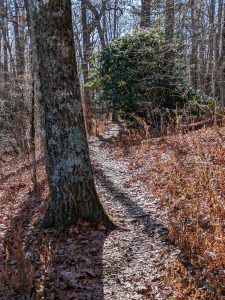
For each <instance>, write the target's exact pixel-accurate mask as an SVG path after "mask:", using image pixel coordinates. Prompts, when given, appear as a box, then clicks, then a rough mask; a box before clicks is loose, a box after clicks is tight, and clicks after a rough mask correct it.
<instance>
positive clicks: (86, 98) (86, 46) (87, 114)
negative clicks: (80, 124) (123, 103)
mask: <svg viewBox="0 0 225 300" xmlns="http://www.w3.org/2000/svg"><path fill="white" fill-rule="evenodd" d="M87 4H88V3H87V0H81V19H82V29H83V63H82V66H83V81H84V91H83V107H84V119H85V123H86V130H87V133H88V134H89V133H91V131H92V120H91V103H90V102H91V101H90V93H89V90H88V89H87V88H86V87H85V84H87V83H88V81H89V61H90V48H91V44H90V31H89V28H88V23H87Z"/></svg>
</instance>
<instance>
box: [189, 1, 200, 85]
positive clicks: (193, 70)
mask: <svg viewBox="0 0 225 300" xmlns="http://www.w3.org/2000/svg"><path fill="white" fill-rule="evenodd" d="M190 1H191V2H190V3H191V25H192V26H191V27H192V46H191V59H190V74H191V84H192V87H193V88H194V90H195V91H196V90H197V89H198V36H197V16H196V0H190Z"/></svg>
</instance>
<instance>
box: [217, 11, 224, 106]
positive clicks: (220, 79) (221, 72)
mask: <svg viewBox="0 0 225 300" xmlns="http://www.w3.org/2000/svg"><path fill="white" fill-rule="evenodd" d="M224 18H225V6H224ZM218 85H219V90H220V102H221V107H225V22H223V28H222V41H221V54H220V58H219V67H218Z"/></svg>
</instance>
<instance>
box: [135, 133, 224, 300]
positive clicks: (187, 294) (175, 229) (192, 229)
mask: <svg viewBox="0 0 225 300" xmlns="http://www.w3.org/2000/svg"><path fill="white" fill-rule="evenodd" d="M138 151H139V159H138V161H137V163H136V164H138V165H139V166H140V165H141V166H142V167H144V174H143V180H144V181H145V182H146V184H147V185H148V187H149V190H150V191H151V193H153V194H154V196H156V197H158V198H159V199H160V201H161V203H162V205H165V206H166V207H167V208H168V222H169V238H170V239H171V240H172V241H173V242H174V243H175V244H176V245H177V246H178V247H179V248H180V250H181V253H182V255H183V256H185V257H186V263H184V264H182V263H181V262H180V261H174V265H173V266H171V267H170V270H169V276H170V280H171V283H172V284H173V287H174V288H175V289H176V290H177V298H176V299H224V297H225V197H224V196H225V184H224V183H225V129H224V128H217V127H216V128H213V129H207V130H205V129H204V130H201V131H198V132H192V133H189V134H187V135H174V136H171V137H166V138H161V139H155V140H152V141H148V143H144V144H142V149H141V155H140V149H139V150H138ZM185 265H186V266H185ZM189 266H191V270H192V273H193V274H192V275H194V277H193V278H195V280H194V279H193V280H192V279H191V278H192V276H190V273H189V277H187V272H188V268H189ZM196 280H197V281H196ZM196 282H197V285H199V286H201V282H207V285H208V288H206V290H204V289H201V288H200V289H199V288H196ZM207 285H206V286H207Z"/></svg>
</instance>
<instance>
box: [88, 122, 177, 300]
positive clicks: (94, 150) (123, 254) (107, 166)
mask: <svg viewBox="0 0 225 300" xmlns="http://www.w3.org/2000/svg"><path fill="white" fill-rule="evenodd" d="M118 129H119V127H118V125H113V126H112V128H111V129H110V130H109V131H108V132H107V133H106V134H105V135H104V136H103V138H102V139H100V140H99V139H96V140H94V141H92V142H91V146H90V150H91V157H92V162H93V164H94V171H95V175H96V184H97V190H98V192H99V194H100V197H101V200H102V201H103V203H104V205H105V206H106V207H107V210H108V211H109V214H110V216H111V217H112V218H113V220H114V221H115V222H116V224H118V225H119V226H121V228H126V229H127V230H124V231H123V230H115V231H113V232H112V233H111V234H110V235H109V236H108V237H107V239H106V241H105V243H104V248H103V290H104V299H105V300H111V299H114V300H120V299H169V298H170V297H172V296H173V293H172V291H171V289H170V288H169V287H168V286H167V284H166V277H167V275H166V266H168V264H170V262H171V261H172V260H173V259H174V257H175V256H177V254H178V252H179V251H178V250H176V249H175V248H174V247H173V246H172V245H171V244H169V242H168V240H167V223H166V211H165V209H162V208H161V206H160V203H159V201H158V200H157V199H155V198H153V197H151V195H150V194H149V191H147V188H146V187H145V185H144V183H143V182H142V181H137V180H133V177H134V176H137V175H138V172H142V171H143V170H142V169H141V168H140V169H139V170H136V172H137V173H136V174H133V172H132V173H131V171H130V170H129V164H130V162H131V158H130V157H129V155H128V156H124V157H123V156H120V157H118V156H116V155H115V153H113V151H112V149H111V147H107V146H106V143H104V142H102V141H101V140H108V139H109V138H110V137H112V136H116V135H117V133H118Z"/></svg>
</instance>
